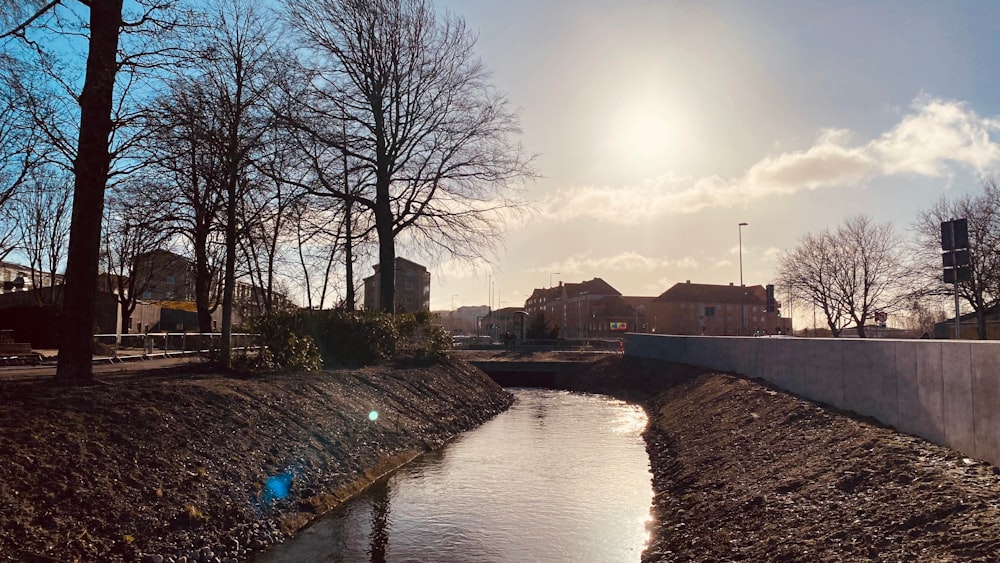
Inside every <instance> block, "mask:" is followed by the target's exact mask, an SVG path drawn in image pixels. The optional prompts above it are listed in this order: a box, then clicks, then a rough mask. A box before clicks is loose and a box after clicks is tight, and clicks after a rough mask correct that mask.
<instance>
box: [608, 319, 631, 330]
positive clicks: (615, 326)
mask: <svg viewBox="0 0 1000 563" xmlns="http://www.w3.org/2000/svg"><path fill="white" fill-rule="evenodd" d="M611 330H612V331H615V332H625V331H626V330H628V323H625V322H617V321H611Z"/></svg>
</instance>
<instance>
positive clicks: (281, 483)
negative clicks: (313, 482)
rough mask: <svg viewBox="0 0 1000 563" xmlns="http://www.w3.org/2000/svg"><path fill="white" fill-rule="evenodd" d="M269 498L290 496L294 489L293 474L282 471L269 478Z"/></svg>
mask: <svg viewBox="0 0 1000 563" xmlns="http://www.w3.org/2000/svg"><path fill="white" fill-rule="evenodd" d="M265 487H266V488H267V495H266V498H267V500H275V499H283V498H285V497H287V496H288V492H289V491H291V489H292V474H291V473H282V474H281V475H276V476H274V477H268V478H267V484H266V485H265Z"/></svg>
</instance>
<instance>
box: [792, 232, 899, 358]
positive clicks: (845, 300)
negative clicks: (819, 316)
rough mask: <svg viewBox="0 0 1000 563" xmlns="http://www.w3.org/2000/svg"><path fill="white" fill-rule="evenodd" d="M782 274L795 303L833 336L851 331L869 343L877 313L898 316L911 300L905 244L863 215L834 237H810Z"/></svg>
mask: <svg viewBox="0 0 1000 563" xmlns="http://www.w3.org/2000/svg"><path fill="white" fill-rule="evenodd" d="M778 271H779V273H778V277H779V280H780V281H781V284H782V285H783V286H785V287H786V288H787V290H788V292H789V294H790V295H791V296H792V297H793V298H794V299H796V300H798V301H802V302H805V303H813V304H814V306H816V307H818V308H819V309H820V310H821V311H822V312H823V316H824V318H825V320H826V324H827V326H828V327H829V328H830V331H831V333H832V334H833V335H834V336H839V335H840V334H841V332H842V331H843V330H844V329H845V328H847V327H848V326H851V325H853V326H854V327H855V329H856V330H857V333H858V336H859V337H861V338H864V337H866V336H867V333H866V329H865V326H866V324H867V323H868V322H869V321H870V320H872V319H873V317H874V313H875V312H876V311H885V312H893V311H898V310H900V309H902V308H903V307H905V306H906V305H907V303H908V299H909V296H910V294H911V288H910V281H909V280H911V279H912V275H911V273H910V272H911V269H910V268H909V267H907V266H906V265H905V264H904V261H903V258H902V243H901V240H900V239H899V237H898V236H896V234H895V232H894V231H893V228H892V225H891V224H889V223H885V224H878V223H875V222H874V221H872V219H871V218H870V217H867V216H865V215H858V216H855V217H851V218H849V219H847V220H846V221H844V223H843V224H842V225H841V226H840V227H838V228H837V230H836V231H834V232H831V231H829V230H825V231H822V232H820V233H818V234H812V233H810V234H806V235H805V236H803V237H802V239H800V241H799V244H798V246H796V247H795V248H794V249H793V250H791V251H787V252H785V254H784V255H783V256H782V257H781V259H780V262H779V266H778Z"/></svg>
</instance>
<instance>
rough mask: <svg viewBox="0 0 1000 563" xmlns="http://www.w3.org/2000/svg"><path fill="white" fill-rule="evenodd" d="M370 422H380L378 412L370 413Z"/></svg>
mask: <svg viewBox="0 0 1000 563" xmlns="http://www.w3.org/2000/svg"><path fill="white" fill-rule="evenodd" d="M368 420H370V421H372V422H375V421H376V420H378V411H372V412H370V413H368Z"/></svg>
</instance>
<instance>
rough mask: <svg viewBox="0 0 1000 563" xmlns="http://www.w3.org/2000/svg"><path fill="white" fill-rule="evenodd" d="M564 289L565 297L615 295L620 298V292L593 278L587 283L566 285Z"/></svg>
mask: <svg viewBox="0 0 1000 563" xmlns="http://www.w3.org/2000/svg"><path fill="white" fill-rule="evenodd" d="M565 287H566V297H577V296H580V295H585V294H586V295H617V296H619V297H620V296H621V294H622V293H621V292H620V291H618V290H617V289H615V288H613V287H611V284H609V283H608V282H606V281H604V280H602V279H601V278H594V279H592V280H589V281H585V282H580V283H567V284H565Z"/></svg>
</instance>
